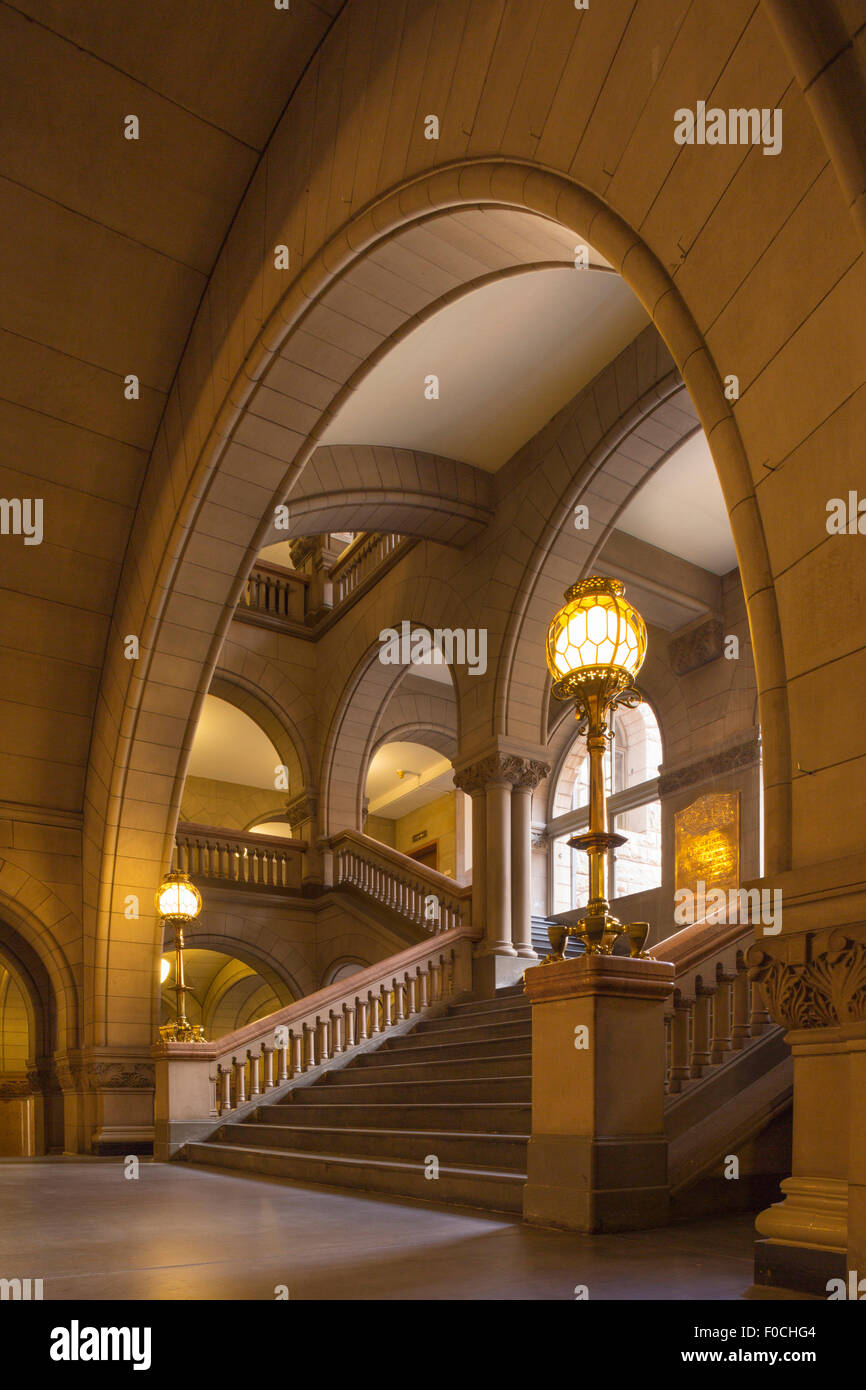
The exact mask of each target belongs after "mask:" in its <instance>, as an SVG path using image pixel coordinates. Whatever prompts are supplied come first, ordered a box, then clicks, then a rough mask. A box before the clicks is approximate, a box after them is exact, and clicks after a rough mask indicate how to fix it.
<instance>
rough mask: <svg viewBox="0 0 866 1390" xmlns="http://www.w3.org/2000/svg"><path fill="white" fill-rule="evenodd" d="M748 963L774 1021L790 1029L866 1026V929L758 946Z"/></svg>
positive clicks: (819, 933) (749, 951)
mask: <svg viewBox="0 0 866 1390" xmlns="http://www.w3.org/2000/svg"><path fill="white" fill-rule="evenodd" d="M746 964H747V965H748V966H749V978H750V979H751V980H754V981H756V982H757V983H758V984H759V985H760V987H761V992H762V994H763V996H764V1000H765V1003H766V1006H767V1009H768V1010H769V1013H770V1016H771V1018H772V1019H773V1020H774V1022H776V1023H781V1024H782V1026H783V1027H784V1028H787V1029H791V1030H793V1029H798V1028H837V1027H839V1026H840V1025H841V1024H845V1023H863V1022H866V927H863V928H861V929H860V930H859V931H858V929H857V928H851V929H843V928H836V929H834V930H831V931H829V932H827V931H824V932H815V933H811V932H810V933H806V934H805V940H803V939H802V934H800V935H798V937H796V938H794V939H793V940H792V941H790V942H782V941H777V942H773V943H772V944H764V943H763V942H761V943H758V942H756V943H755V944H754V945H753V946H750V947H749V950H748V951H747V953H746Z"/></svg>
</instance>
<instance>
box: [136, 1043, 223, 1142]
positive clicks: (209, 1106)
mask: <svg viewBox="0 0 866 1390" xmlns="http://www.w3.org/2000/svg"><path fill="white" fill-rule="evenodd" d="M151 1056H152V1057H153V1060H154V1071H155V1074H156V1077H155V1079H156V1090H155V1095H154V1115H153V1119H154V1126H153V1128H154V1138H153V1156H154V1158H155V1159H157V1160H158V1161H161V1162H167V1161H168V1160H169V1159H170V1158H171V1156H172V1154H174V1153H176V1152H177V1150H178V1149H179V1148H180V1147H181V1145H182V1144H185V1143H187V1141H189V1140H192V1139H199V1138H201V1137H202V1135H203V1134H207V1133H208V1132H209V1131H210V1130H212V1129H213V1128H214V1126H215V1125H216V1123H217V1119H218V1113H217V1107H216V1099H217V1097H216V1089H215V1085H214V1083H213V1081H212V1080H211V1078H212V1076H213V1075H214V1074H215V1070H216V1062H215V1058H214V1056H213V1054H212V1053H211V1052H210V1051H209V1050H205V1049H204V1048H202V1046H201V1044H200V1043H157V1044H155V1046H154V1047H153V1048H152V1049H151Z"/></svg>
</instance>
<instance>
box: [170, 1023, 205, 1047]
mask: <svg viewBox="0 0 866 1390" xmlns="http://www.w3.org/2000/svg"><path fill="white" fill-rule="evenodd" d="M159 1036H160V1037H161V1038H162V1040H163V1042H180V1043H188V1042H207V1038H206V1037H205V1035H204V1029H203V1027H202V1026H201V1024H200V1023H189V1022H188V1021H187V1019H185V1018H179V1019H177V1020H176V1021H175V1022H174V1023H163V1025H162V1026H161V1028H160V1030H159Z"/></svg>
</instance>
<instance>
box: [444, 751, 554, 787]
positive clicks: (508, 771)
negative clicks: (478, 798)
mask: <svg viewBox="0 0 866 1390" xmlns="http://www.w3.org/2000/svg"><path fill="white" fill-rule="evenodd" d="M549 772H550V767H549V766H548V764H547V763H541V762H536V761H535V760H534V759H532V758H520V757H517V756H516V755H515V754H511V753H491V754H490V755H489V756H488V757H486V758H482V759H481V761H480V762H477V763H472V765H471V766H470V767H464V768H462V769H461V770H460V772H455V774H454V785H455V786H456V787H459V788H460V790H461V791H464V792H477V791H483V790H484V788H485V787H486V786H488V785H489V784H490V783H491V782H510V783H511V784H512V786H515V787H533V788H534V787H537V786H538V784H539V782H543V781H544V779H545V777H547V775H548V773H549Z"/></svg>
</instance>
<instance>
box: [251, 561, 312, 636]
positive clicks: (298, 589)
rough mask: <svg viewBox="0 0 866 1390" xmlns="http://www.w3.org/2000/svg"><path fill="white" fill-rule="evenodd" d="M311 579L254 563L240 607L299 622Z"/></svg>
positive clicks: (302, 617)
mask: <svg viewBox="0 0 866 1390" xmlns="http://www.w3.org/2000/svg"><path fill="white" fill-rule="evenodd" d="M309 587H310V577H309V575H306V574H301V573H300V572H299V571H298V570H291V569H286V568H285V567H284V566H283V565H272V564H262V563H259V564H256V565H254V567H253V569H252V571H251V572H250V576H249V578H248V579H247V582H246V584H245V585H244V590H243V593H242V594H241V598H240V603H239V605H238V606H239V608H241V609H246V610H249V611H251V612H255V613H263V614H266V615H267V616H268V617H271V618H283V619H286V620H288V621H289V622H294V623H302V622H303V621H304V616H305V614H306V609H307V590H308V589H309Z"/></svg>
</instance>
